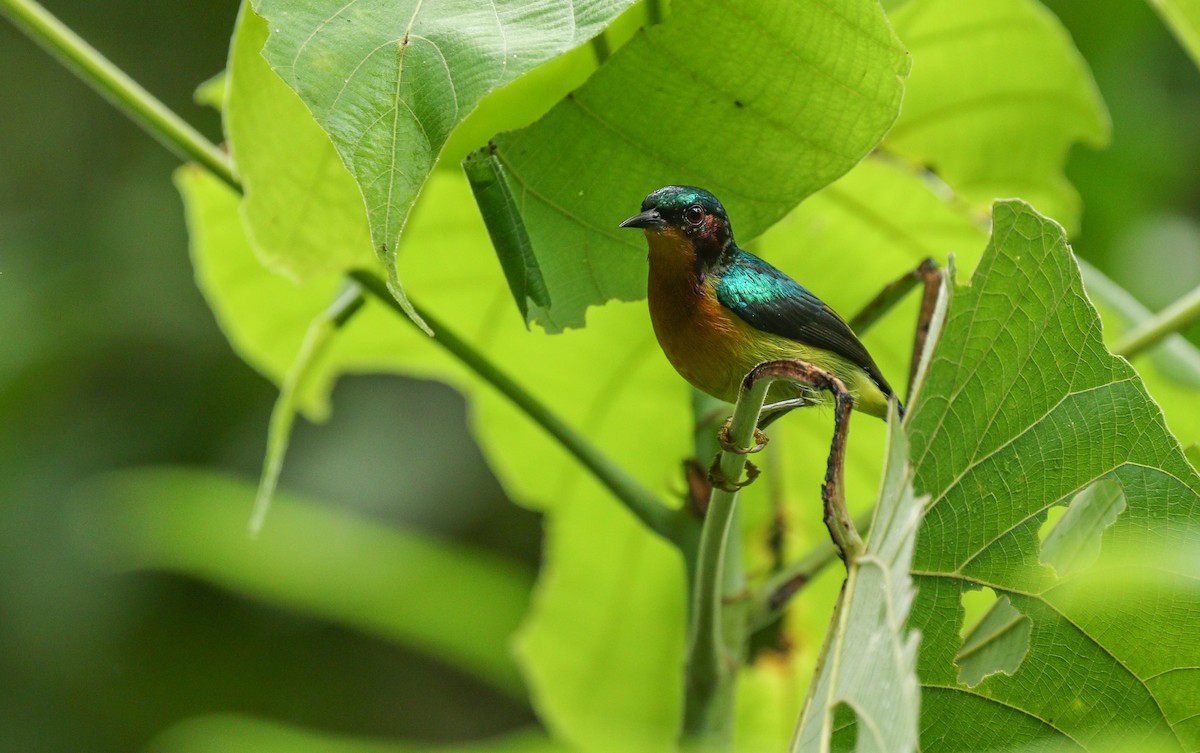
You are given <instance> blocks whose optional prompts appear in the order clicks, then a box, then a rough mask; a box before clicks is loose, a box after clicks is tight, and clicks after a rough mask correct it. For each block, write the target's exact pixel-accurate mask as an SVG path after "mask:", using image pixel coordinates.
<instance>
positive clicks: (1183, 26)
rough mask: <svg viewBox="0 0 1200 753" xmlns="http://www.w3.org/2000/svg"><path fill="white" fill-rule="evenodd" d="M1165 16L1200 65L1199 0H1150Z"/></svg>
mask: <svg viewBox="0 0 1200 753" xmlns="http://www.w3.org/2000/svg"><path fill="white" fill-rule="evenodd" d="M1149 2H1150V5H1152V6H1154V9H1155V10H1157V11H1158V13H1159V15H1161V16H1162V17H1163V21H1165V22H1166V24H1167V26H1168V27H1169V28H1170V29H1171V33H1172V34H1174V35H1175V37H1176V39H1178V40H1179V43H1180V44H1181V45H1183V48H1184V49H1185V50H1187V51H1188V54H1189V55H1191V56H1192V60H1194V61H1196V65H1200V2H1197V0H1149Z"/></svg>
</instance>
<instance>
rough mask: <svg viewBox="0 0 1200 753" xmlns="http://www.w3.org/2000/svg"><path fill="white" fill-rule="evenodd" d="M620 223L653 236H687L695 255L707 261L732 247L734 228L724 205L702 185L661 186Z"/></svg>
mask: <svg viewBox="0 0 1200 753" xmlns="http://www.w3.org/2000/svg"><path fill="white" fill-rule="evenodd" d="M621 227H636V228H643V229H644V230H645V231H646V234H647V235H648V236H650V237H651V239H652V245H653V238H654V236H656V235H666V236H670V237H672V238H673V239H675V240H685V239H686V240H687V241H688V242H689V244H690V245H691V246H692V248H694V249H695V251H696V252H697V256H698V257H699V258H701V259H705V260H707V261H709V262H710V263H711V262H713V261H716V259H717V258H719V257H720V256H721V255H722V254H723V253H725V252H726V251H728V250H729V249H730V248H732V247H733V230H732V228H730V226H729V216H728V215H727V214H725V207H723V206H721V202H719V201H717V197H716V196H713V195H712V194H711V193H709V192H708V191H705V190H704V189H703V188H696V187H695V186H664V187H663V188H660V189H658V190H657V191H654V192H653V193H651V194H650V195H649V196H647V197H646V199H645V201H643V202H642V211H641V214H635V215H634V216H633V217H630V218H629V219H627V220H625V221H624V222H622V223H621Z"/></svg>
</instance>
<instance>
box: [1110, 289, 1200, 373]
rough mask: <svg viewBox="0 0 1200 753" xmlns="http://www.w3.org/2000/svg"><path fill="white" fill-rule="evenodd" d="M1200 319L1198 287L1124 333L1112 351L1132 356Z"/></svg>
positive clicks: (1199, 291) (1119, 354)
mask: <svg viewBox="0 0 1200 753" xmlns="http://www.w3.org/2000/svg"><path fill="white" fill-rule="evenodd" d="M1198 320H1200V287H1197V288H1196V289H1194V290H1192V291H1191V292H1190V293H1187V294H1185V295H1184V296H1183V297H1182V298H1180V299H1179V300H1177V301H1175V302H1174V303H1172V304H1171V305H1170V306H1167V307H1166V308H1165V309H1163V310H1162V311H1160V312H1158V313H1157V314H1155V315H1154V316H1152V317H1150V318H1149V319H1147V320H1146V321H1144V322H1142V323H1141V324H1139V325H1138V326H1136V327H1134V328H1133V329H1132V330H1130V331H1129V332H1126V333H1125V336H1124V337H1122V338H1121V339H1120V340H1119V341H1118V342H1117V344H1116V345H1114V346H1113V349H1112V352H1113V353H1114V354H1116V355H1118V356H1124V357H1126V358H1133V357H1134V356H1136V355H1138V354H1139V353H1141V352H1142V351H1144V350H1146V349H1147V348H1150V347H1152V346H1154V345H1156V344H1157V343H1158V342H1159V341H1160V340H1162V339H1163V338H1164V337H1166V336H1167V335H1170V334H1172V333H1175V332H1178V331H1180V330H1181V329H1184V328H1186V327H1188V326H1190V325H1192V324H1194V323H1195V322H1196V321H1198Z"/></svg>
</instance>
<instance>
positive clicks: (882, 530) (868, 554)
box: [792, 411, 928, 753]
mask: <svg viewBox="0 0 1200 753" xmlns="http://www.w3.org/2000/svg"><path fill="white" fill-rule="evenodd" d="M888 423H889V424H890V429H891V431H890V433H889V437H890V444H889V446H888V455H887V461H886V468H887V470H886V471H885V472H884V482H883V487H882V488H881V489H880V491H879V502H878V503H877V504H876V506H875V515H874V517H873V520H872V524H871V534H870V540H869V541H868V543H867V548H866V551H865V552H864V553H862V554H861V555H859V556H857V557H855V558H854V560H853V562H852V563H851V564H850V567H849V573H848V574H847V576H846V583H845V585H844V586H843V587H842V596H841V600H840V602H839V604H838V609H837V611H836V612H835V613H834V622H833V624H832V625H831V626H830V633H829V637H827V638H826V647H825V649H824V660H823V662H822V664H821V671H820V674H818V675H817V677H816V678H814V682H815V683H816V687H815V688H814V689H813V690H812V691H810V695H809V700H808V703H807V704H806V705H805V709H804V712H803V713H802V715H801V717H800V724H799V726H798V727H797V729H796V739H795V740H793V742H792V750H793V751H795V752H796V753H818V752H819V753H825V752H827V751H829V750H830V746H831V744H832V741H833V723H834V712H835V709H837V707H838V706H840V705H842V704H845V705H846V706H848V707H849V708H850V709H851V710H853V712H854V715H855V718H856V722H857V745H856V746H855V750H857V751H859V752H860V753H868V752H869V751H875V752H876V753H911V752H912V751H916V750H917V737H918V733H917V729H918V728H917V722H918V718H919V716H920V690H919V687H918V685H917V674H916V664H917V644H918V643H920V636H919V635H918V634H917V633H915V632H910V631H908V630H907V629H906V628H905V622H906V620H907V619H908V610H909V608H910V607H911V606H912V603H913V597H914V596H915V595H916V592H915V591H914V590H913V585H912V578H911V576H910V575H909V572H908V571H909V565H910V564H911V562H912V555H913V547H914V546H915V544H916V539H917V526H918V524H919V523H920V522H921V510H922V507H923V505H924V503H925V502H926V501H928V500H927V499H925V498H918V497H917V496H916V495H914V494H913V487H912V467H911V465H910V464H909V462H908V440H907V439H906V438H905V436H904V430H903V429H902V428H901V427H900V420H899V418H898V417H897V416H896V412H895V411H892V415H891V417H890V418H889V420H888Z"/></svg>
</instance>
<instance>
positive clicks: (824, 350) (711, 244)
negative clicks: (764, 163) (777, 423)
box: [620, 185, 903, 426]
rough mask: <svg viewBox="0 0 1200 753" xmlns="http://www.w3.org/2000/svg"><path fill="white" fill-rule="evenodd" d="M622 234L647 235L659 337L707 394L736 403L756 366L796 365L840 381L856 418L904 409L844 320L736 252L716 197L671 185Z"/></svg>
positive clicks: (782, 396)
mask: <svg viewBox="0 0 1200 753" xmlns="http://www.w3.org/2000/svg"><path fill="white" fill-rule="evenodd" d="M620 227H622V228H640V229H642V230H644V231H645V234H646V239H647V242H648V245H649V262H650V270H649V279H648V285H647V298H648V301H649V308H650V321H651V323H652V324H653V327H654V334H655V336H656V337H657V338H658V343H659V345H660V346H661V347H662V350H663V352H664V353H665V354H666V356H667V360H668V361H670V362H671V365H672V366H674V367H675V370H676V371H678V372H679V374H680V375H681V376H682V377H683V378H684V379H686V380H687V381H688V382H690V383H691V384H692V386H694V387H695V388H697V389H698V390H700V391H701V392H705V393H707V394H709V395H712V396H713V397H715V398H717V399H719V400H724V401H725V402H729V403H732V402H735V401H736V400H737V397H738V392H739V390H740V388H741V385H742V381H743V379H744V378H745V376H746V374H747V373H748V372H749V371H751V370H752V369H753V368H754V367H755V366H757V365H758V364H760V363H763V362H765V361H775V360H783V359H798V360H801V361H804V362H806V363H808V364H810V365H812V366H815V367H817V368H820V369H823V370H825V371H827V372H830V373H832V374H834V375H835V376H837V377H838V378H839V379H840V380H841V381H842V382H843V384H845V386H846V389H847V391H848V392H849V393H850V394H851V396H852V397H853V407H854V408H855V409H856V410H858V411H861V412H863V413H866V414H869V415H872V416H877V417H879V418H886V416H887V410H888V401H889V400H891V399H896V400H897V404H898V405H899V400H898V398H896V394H895V391H894V390H892V388H891V386H890V385H889V384H888V382H887V379H885V378H884V376H883V373H882V372H881V371H880V370H879V367H878V366H877V365H876V364H875V360H874V359H873V358H871V354H870V353H868V352H867V349H866V347H864V346H863V344H862V342H861V341H860V340H859V339H858V337H857V336H856V335H855V334H854V331H853V330H852V329H851V328H850V325H848V324H847V323H846V322H845V320H844V319H842V317H840V316H838V314H837V313H836V312H835V311H834V310H833V309H832V308H830V307H829V306H828V305H826V304H825V303H824V302H823V301H821V299H820V298H818V297H817V296H815V295H814V294H813V293H811V292H809V291H808V289H807V288H805V287H804V286H802V285H801V284H800V283H798V282H796V281H795V280H793V279H792V278H791V277H789V276H788V275H786V274H784V273H783V272H781V271H780V270H778V269H776V268H775V267H774V266H772V265H771V264H769V263H767V262H766V261H764V260H763V259H760V258H759V257H757V256H755V255H754V254H752V253H750V252H749V251H746V250H744V249H742V248H740V247H739V246H738V245H737V243H736V241H734V238H733V228H732V227H731V225H730V222H729V216H728V214H726V212H725V207H724V206H723V205H722V204H721V202H720V201H718V200H717V197H716V196H713V195H712V194H711V193H709V192H708V191H706V190H704V189H702V188H696V187H695V186H674V185H672V186H664V187H663V188H660V189H658V190H656V191H653V192H651V193H650V194H649V195H648V196H646V199H645V200H644V201H643V202H642V211H641V213H640V214H636V215H634V216H633V217H630V218H629V219H627V220H625V221H624V222H622V223H621V224H620ZM825 399H826V398H825V397H824V396H823V395H822V394H820V393H817V392H815V391H814V390H811V389H808V388H805V387H803V386H799V385H793V384H783V383H780V382H777V383H776V384H775V385H773V386H772V388H771V392H770V393H769V395H768V401H775V400H778V401H780V403H781V404H782V403H783V402H784V401H790V402H791V403H793V404H801V403H802V404H810V403H820V402H824V401H825ZM900 410H901V411H902V410H903V408H902V407H900ZM761 425H763V424H761V423H760V426H761Z"/></svg>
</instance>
